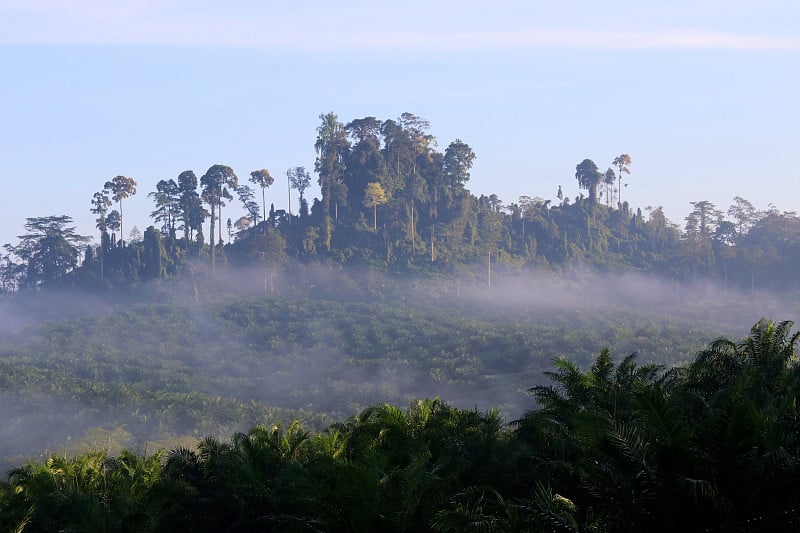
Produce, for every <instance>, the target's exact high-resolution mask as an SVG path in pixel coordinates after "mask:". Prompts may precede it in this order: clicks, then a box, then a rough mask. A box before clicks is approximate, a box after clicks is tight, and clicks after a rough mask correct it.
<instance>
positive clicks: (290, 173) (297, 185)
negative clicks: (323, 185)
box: [286, 167, 311, 215]
mask: <svg viewBox="0 0 800 533" xmlns="http://www.w3.org/2000/svg"><path fill="white" fill-rule="evenodd" d="M286 176H287V177H288V178H289V181H290V183H291V184H292V188H293V189H296V190H297V192H298V193H299V194H300V215H307V214H308V204H307V203H306V199H305V196H304V193H305V191H306V189H308V186H309V185H311V174H309V172H308V171H307V170H306V168H305V167H294V168H290V169H289V170H287V171H286Z"/></svg>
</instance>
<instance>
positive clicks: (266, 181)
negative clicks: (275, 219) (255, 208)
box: [242, 168, 275, 223]
mask: <svg viewBox="0 0 800 533" xmlns="http://www.w3.org/2000/svg"><path fill="white" fill-rule="evenodd" d="M250 181H251V182H253V183H255V184H256V185H258V186H259V187H261V209H262V212H263V213H264V222H266V221H267V200H266V190H267V188H268V187H269V186H270V185H272V184H273V183H275V179H274V178H273V177H272V176H271V175H270V173H269V170H267V169H266V168H262V169H261V170H254V171H252V172H251V173H250ZM242 201H244V200H242ZM257 219H258V217H256V218H255V219H253V223H255V222H256V220H257Z"/></svg>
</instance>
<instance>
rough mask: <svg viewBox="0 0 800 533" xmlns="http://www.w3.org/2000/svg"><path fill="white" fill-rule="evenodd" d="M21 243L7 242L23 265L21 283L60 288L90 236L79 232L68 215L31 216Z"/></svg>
mask: <svg viewBox="0 0 800 533" xmlns="http://www.w3.org/2000/svg"><path fill="white" fill-rule="evenodd" d="M26 220H27V222H26V223H25V230H26V232H27V233H26V234H25V235H20V236H19V244H18V245H16V246H11V245H9V244H6V245H5V248H6V250H8V251H9V252H10V253H11V254H13V255H14V256H16V257H18V258H19V259H20V260H21V261H22V265H23V267H24V270H23V273H22V277H21V280H20V286H21V287H25V288H28V289H37V288H39V287H57V286H59V285H60V284H61V281H62V280H63V279H64V277H65V276H66V275H67V274H68V273H69V272H70V271H71V270H72V269H74V268H75V267H76V266H78V260H79V258H80V255H81V248H80V247H81V245H83V244H85V243H86V242H88V241H89V237H84V236H83V235H78V234H77V233H76V232H75V227H74V226H73V225H72V217H69V216H67V215H60V216H48V217H37V218H28V219H26Z"/></svg>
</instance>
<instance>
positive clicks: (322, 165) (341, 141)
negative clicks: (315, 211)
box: [314, 113, 350, 251]
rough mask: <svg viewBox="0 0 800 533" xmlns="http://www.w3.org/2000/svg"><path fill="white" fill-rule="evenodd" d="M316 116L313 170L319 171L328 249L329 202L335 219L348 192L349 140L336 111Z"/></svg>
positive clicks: (323, 223)
mask: <svg viewBox="0 0 800 533" xmlns="http://www.w3.org/2000/svg"><path fill="white" fill-rule="evenodd" d="M319 118H320V120H321V121H322V123H321V124H320V125H319V127H317V141H316V142H315V143H314V149H315V150H316V152H317V160H316V162H315V163H314V169H315V170H316V171H317V173H318V174H319V186H320V189H321V190H322V231H323V235H324V239H325V248H326V249H327V250H328V251H330V250H331V237H332V235H333V227H332V221H331V202H334V203H335V206H336V216H337V218H338V210H339V209H338V205H339V202H340V201H342V200H344V198H345V197H346V194H347V189H346V187H345V185H344V183H343V182H342V176H343V175H344V171H345V163H344V161H345V156H346V155H347V152H348V150H349V149H350V141H349V140H348V139H347V131H346V130H345V128H344V124H342V123H341V122H339V120H338V118H337V117H336V114H335V113H328V114H322V115H320V116H319Z"/></svg>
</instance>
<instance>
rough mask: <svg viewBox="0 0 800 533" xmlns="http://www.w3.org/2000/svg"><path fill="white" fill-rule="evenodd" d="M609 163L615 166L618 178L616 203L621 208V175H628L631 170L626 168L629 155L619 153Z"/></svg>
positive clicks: (629, 162)
mask: <svg viewBox="0 0 800 533" xmlns="http://www.w3.org/2000/svg"><path fill="white" fill-rule="evenodd" d="M611 164H612V165H614V166H615V167H617V179H618V180H619V186H618V187H617V189H618V191H617V195H618V200H617V203H618V204H619V208H620V209H622V175H623V174H628V175H630V173H631V170H630V169H629V168H628V167H629V166H630V164H631V156H629V155H628V154H621V155H619V156H617V157H616V158H614V161H612V162H611Z"/></svg>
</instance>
